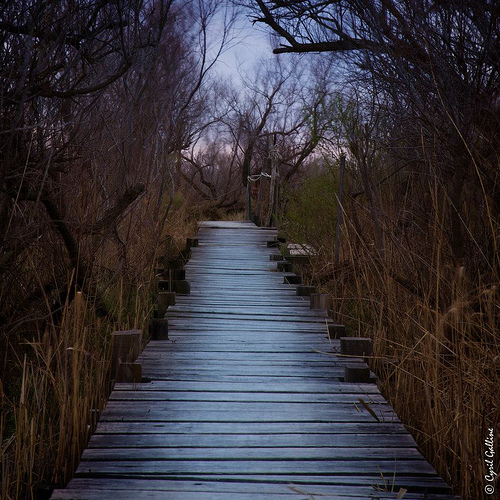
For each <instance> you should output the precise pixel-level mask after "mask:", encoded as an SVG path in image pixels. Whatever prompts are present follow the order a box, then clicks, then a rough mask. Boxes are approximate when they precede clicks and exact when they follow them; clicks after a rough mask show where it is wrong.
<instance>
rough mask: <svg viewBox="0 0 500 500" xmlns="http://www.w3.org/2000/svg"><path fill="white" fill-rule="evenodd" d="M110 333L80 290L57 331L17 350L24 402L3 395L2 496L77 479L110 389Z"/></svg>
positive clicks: (25, 495)
mask: <svg viewBox="0 0 500 500" xmlns="http://www.w3.org/2000/svg"><path fill="white" fill-rule="evenodd" d="M111 328H112V325H111V324H110V323H107V322H105V321H103V320H102V319H101V318H98V317H97V315H96V312H95V309H94V308H93V307H92V305H91V304H89V303H88V301H87V300H86V299H85V297H84V296H83V295H82V294H81V293H79V292H77V294H76V296H75V298H74V300H73V301H72V302H71V303H69V302H67V303H66V304H65V306H64V309H63V311H62V317H61V321H60V322H59V324H58V325H55V324H47V325H46V327H45V328H44V330H43V331H39V332H37V334H36V335H34V336H33V338H32V339H31V340H25V341H24V346H23V347H24V349H19V350H17V352H18V353H19V352H23V357H22V358H21V359H18V363H19V364H20V366H22V374H21V377H20V379H19V380H17V381H16V383H17V384H19V392H18V399H8V400H7V399H6V397H5V395H2V396H3V401H2V403H3V408H4V410H5V414H4V417H3V419H2V422H1V426H2V429H1V435H2V438H3V443H4V446H3V449H2V498H5V499H6V500H7V499H11V498H12V499H14V498H30V497H35V495H36V492H37V488H38V486H39V485H40V482H41V481H43V480H45V481H46V482H47V483H50V482H54V483H57V484H63V483H65V482H66V481H67V480H68V479H69V477H70V476H71V474H72V473H73V471H74V469H75V467H76V465H77V464H78V460H79V458H80V454H81V452H82V449H83V446H84V444H85V442H86V440H87V439H88V437H89V436H90V433H91V431H92V430H93V428H94V426H95V424H96V422H97V419H98V416H99V412H100V411H101V409H102V408H103V406H104V404H105V401H106V395H107V393H108V390H109V379H108V364H109V349H110V332H111ZM9 415H10V417H11V419H12V421H11V422H8V421H7V416H9ZM8 424H10V425H9V427H10V428H11V429H13V431H12V434H11V435H10V436H8V435H6V433H7V432H8V428H7V425H8ZM5 438H6V439H5Z"/></svg>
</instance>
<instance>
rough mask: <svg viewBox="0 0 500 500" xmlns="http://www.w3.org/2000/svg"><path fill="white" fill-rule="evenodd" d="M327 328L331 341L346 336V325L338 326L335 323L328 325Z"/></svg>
mask: <svg viewBox="0 0 500 500" xmlns="http://www.w3.org/2000/svg"><path fill="white" fill-rule="evenodd" d="M327 328H328V338H329V339H330V340H332V339H339V338H340V337H342V336H343V335H345V326H344V325H337V324H335V323H330V322H328V323H327Z"/></svg>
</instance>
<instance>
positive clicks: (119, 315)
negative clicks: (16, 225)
mask: <svg viewBox="0 0 500 500" xmlns="http://www.w3.org/2000/svg"><path fill="white" fill-rule="evenodd" d="M75 198H76V197H75ZM93 203H94V204H97V203H98V200H94V201H92V200H87V203H86V204H81V203H80V202H78V201H75V207H73V208H74V211H73V213H74V214H76V215H75V218H77V217H78V216H79V215H81V216H82V220H84V219H85V218H86V217H87V215H86V214H79V212H78V211H79V210H80V211H82V210H83V211H88V210H90V208H89V207H90V206H91V205H92V204H93ZM200 216H202V213H201V211H199V210H198V209H196V208H192V207H190V205H189V200H186V199H183V197H182V196H181V195H179V196H178V198H177V199H176V200H175V201H174V202H172V203H171V204H165V202H164V201H162V196H161V193H159V192H155V190H154V189H151V190H150V191H148V193H146V195H145V196H143V197H142V198H141V199H140V200H139V201H138V202H137V203H136V205H135V206H134V208H133V210H129V211H128V213H126V214H125V216H124V217H123V218H122V219H121V221H120V222H119V226H118V227H117V230H116V232H115V233H114V234H113V233H110V234H109V235H107V236H106V237H105V238H102V237H101V236H97V237H96V236H92V235H90V236H88V237H84V238H82V239H81V240H80V244H81V251H82V256H83V257H84V258H85V260H86V261H87V262H90V263H91V265H92V267H91V271H92V276H91V277H89V282H88V284H87V286H86V289H85V290H84V292H83V293H82V291H81V290H80V289H79V288H78V287H76V285H75V283H74V282H73V281H74V277H72V276H69V277H68V284H69V286H68V287H67V289H68V290H69V291H71V292H74V291H75V290H76V293H74V294H73V293H71V294H70V293H69V292H68V297H65V298H63V306H62V308H61V309H60V310H59V311H57V312H56V314H55V316H52V314H53V313H54V311H53V301H52V297H51V296H50V294H45V295H44V297H43V299H42V301H39V302H38V303H37V306H36V308H34V309H33V311H31V314H32V316H33V319H32V320H29V321H25V322H23V323H22V329H21V330H20V331H17V332H14V331H12V332H11V333H10V336H9V337H8V343H6V345H7V350H6V352H5V353H3V361H6V367H8V369H5V370H4V373H5V377H6V379H4V380H3V381H0V408H1V410H2V411H1V416H0V443H1V448H0V467H1V470H2V474H1V477H2V480H1V484H0V487H1V489H0V497H1V498H2V499H5V500H14V499H20V498H27V499H32V498H35V497H36V494H37V490H38V489H39V488H40V486H41V485H43V484H44V483H47V484H49V485H50V484H53V483H55V484H65V483H66V482H67V481H68V480H69V479H70V478H71V477H72V475H73V473H74V470H75V468H76V467H77V465H78V462H79V459H80V455H81V452H82V450H83V449H84V447H85V445H86V443H87V440H88V438H89V437H90V435H91V433H92V431H93V430H94V428H95V425H96V423H97V420H98V418H99V414H100V411H101V410H102V409H103V407H104V405H105V403H106V399H107V396H108V395H109V391H110V380H109V373H108V371H109V370H108V368H109V364H110V339H111V332H112V331H114V330H127V329H132V328H139V329H141V330H143V332H145V333H146V332H147V328H148V323H149V320H150V318H151V316H152V310H153V306H154V293H155V288H156V269H157V266H158V260H161V259H163V260H169V259H172V258H173V257H175V255H176V254H177V253H178V251H179V250H180V249H181V248H183V247H184V245H185V241H186V237H187V236H191V235H192V233H193V232H194V230H195V225H196V221H197V220H198V219H199V218H200ZM49 251H50V247H47V249H44V248H33V247H32V248H30V249H27V250H26V252H25V260H26V262H28V263H29V265H30V267H29V268H28V267H26V273H27V275H31V276H36V279H38V281H39V282H40V283H43V282H44V281H46V279H47V276H48V275H49V274H50V273H53V274H54V276H56V272H57V271H58V270H57V269H56V267H55V265H56V264H57V262H55V260H56V259H54V262H55V263H54V262H49V261H47V259H45V260H44V259H43V256H44V255H46V254H48V252H49ZM51 266H54V267H51ZM70 295H71V296H70ZM96 297H99V299H100V300H101V302H104V305H105V307H106V309H107V311H108V314H106V315H104V316H103V314H102V311H101V310H98V307H97V302H96V300H95V299H96ZM44 304H45V305H44ZM51 318H53V319H51ZM146 337H147V335H146Z"/></svg>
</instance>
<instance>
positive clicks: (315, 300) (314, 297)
mask: <svg viewBox="0 0 500 500" xmlns="http://www.w3.org/2000/svg"><path fill="white" fill-rule="evenodd" d="M310 308H311V309H324V310H326V311H328V310H329V309H330V297H329V295H327V294H326V293H311V304H310Z"/></svg>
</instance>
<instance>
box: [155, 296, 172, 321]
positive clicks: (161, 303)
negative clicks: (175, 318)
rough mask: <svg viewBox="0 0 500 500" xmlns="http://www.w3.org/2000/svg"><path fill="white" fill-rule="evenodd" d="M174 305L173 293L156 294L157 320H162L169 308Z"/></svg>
mask: <svg viewBox="0 0 500 500" xmlns="http://www.w3.org/2000/svg"><path fill="white" fill-rule="evenodd" d="M174 305H175V292H159V293H158V313H157V317H158V318H164V317H165V314H167V309H168V307H169V306H174Z"/></svg>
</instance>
